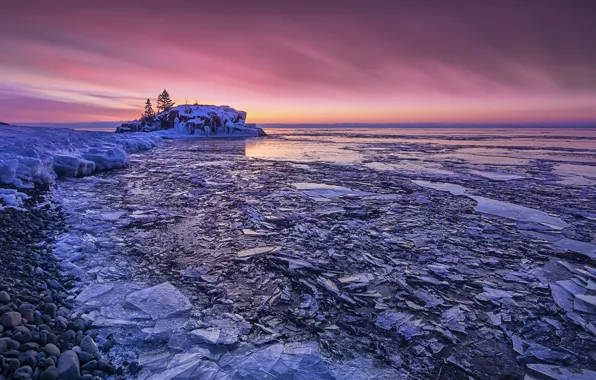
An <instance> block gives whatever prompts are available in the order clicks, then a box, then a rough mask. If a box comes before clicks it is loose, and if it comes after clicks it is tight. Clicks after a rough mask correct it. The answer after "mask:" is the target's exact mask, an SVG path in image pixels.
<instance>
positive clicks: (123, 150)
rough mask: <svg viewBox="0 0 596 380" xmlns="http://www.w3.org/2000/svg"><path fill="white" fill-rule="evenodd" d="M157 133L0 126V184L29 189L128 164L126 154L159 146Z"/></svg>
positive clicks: (159, 138) (159, 139)
mask: <svg viewBox="0 0 596 380" xmlns="http://www.w3.org/2000/svg"><path fill="white" fill-rule="evenodd" d="M161 139H162V138H161V137H160V136H158V135H156V134H146V133H130V134H125V135H120V134H113V133H106V132H89V131H75V130H71V129H59V128H43V127H37V128H35V127H18V126H12V125H0V184H10V185H12V186H15V187H17V188H31V187H33V186H34V185H35V184H47V183H52V182H53V181H54V180H55V179H56V178H57V177H82V176H87V175H90V174H93V173H95V172H97V171H102V170H109V169H114V168H122V167H126V166H128V165H129V159H128V154H129V153H135V152H139V151H142V150H147V149H150V148H152V147H154V146H155V145H157V144H158V143H159V141H161Z"/></svg>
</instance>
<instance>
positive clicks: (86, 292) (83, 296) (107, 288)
mask: <svg viewBox="0 0 596 380" xmlns="http://www.w3.org/2000/svg"><path fill="white" fill-rule="evenodd" d="M113 289H114V285H113V284H93V285H89V286H88V287H86V288H85V289H83V291H82V292H81V293H79V295H78V296H77V298H75V301H77V302H79V303H87V302H89V301H91V300H93V299H94V298H96V297H99V296H102V295H104V294H106V293H108V292H111V291H112V290H113Z"/></svg>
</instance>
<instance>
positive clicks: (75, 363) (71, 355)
mask: <svg viewBox="0 0 596 380" xmlns="http://www.w3.org/2000/svg"><path fill="white" fill-rule="evenodd" d="M58 371H59V372H60V379H63V380H80V379H81V367H80V366H79V358H78V357H77V354H76V353H75V352H74V351H71V350H68V351H64V352H63V353H62V355H60V358H58Z"/></svg>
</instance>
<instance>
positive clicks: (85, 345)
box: [79, 336, 101, 359]
mask: <svg viewBox="0 0 596 380" xmlns="http://www.w3.org/2000/svg"><path fill="white" fill-rule="evenodd" d="M79 346H80V347H81V350H82V351H84V352H86V353H88V354H91V355H92V356H93V357H94V358H95V359H101V353H100V352H99V348H97V345H96V344H95V342H94V341H93V339H91V337H90V336H85V337H84V338H83V340H81V344H79Z"/></svg>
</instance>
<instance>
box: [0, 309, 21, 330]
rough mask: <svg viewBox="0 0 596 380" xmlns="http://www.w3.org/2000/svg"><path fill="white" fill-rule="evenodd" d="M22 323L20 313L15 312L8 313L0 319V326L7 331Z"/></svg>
mask: <svg viewBox="0 0 596 380" xmlns="http://www.w3.org/2000/svg"><path fill="white" fill-rule="evenodd" d="M22 322H23V317H22V316H21V313H19V312H16V311H9V312H8V313H4V314H3V315H2V317H0V325H2V326H4V327H5V328H7V329H13V328H15V327H17V326H20V325H21V323H22Z"/></svg>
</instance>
